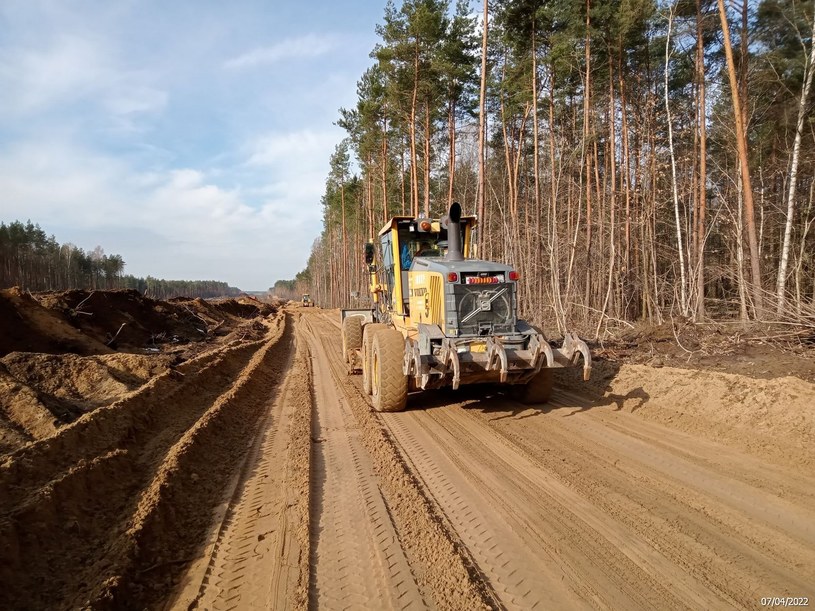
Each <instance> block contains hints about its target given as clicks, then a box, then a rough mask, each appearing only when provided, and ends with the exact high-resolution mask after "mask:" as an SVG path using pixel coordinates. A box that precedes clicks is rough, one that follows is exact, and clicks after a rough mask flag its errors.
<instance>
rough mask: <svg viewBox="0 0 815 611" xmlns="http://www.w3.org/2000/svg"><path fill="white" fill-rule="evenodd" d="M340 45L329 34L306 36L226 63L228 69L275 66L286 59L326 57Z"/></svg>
mask: <svg viewBox="0 0 815 611" xmlns="http://www.w3.org/2000/svg"><path fill="white" fill-rule="evenodd" d="M337 44H338V41H337V38H336V37H335V36H332V35H328V34H306V35H305V36H300V37H297V38H287V39H286V40H281V41H280V42H278V43H275V44H273V45H271V46H267V47H258V48H256V49H253V50H251V51H248V52H247V53H244V54H243V55H239V56H238V57H235V58H233V59H230V60H228V61H226V62H224V67H226V68H232V69H234V68H254V67H256V66H261V65H265V64H274V63H276V62H279V61H281V60H284V59H295V58H300V57H319V56H320V55H325V54H326V53H328V52H329V51H331V50H332V49H334V48H336V47H337Z"/></svg>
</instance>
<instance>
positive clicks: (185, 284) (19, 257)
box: [0, 221, 241, 299]
mask: <svg viewBox="0 0 815 611" xmlns="http://www.w3.org/2000/svg"><path fill="white" fill-rule="evenodd" d="M124 268H125V262H124V259H122V257H121V256H120V255H107V254H105V251H104V249H103V248H102V247H101V246H97V247H96V248H94V249H93V250H92V251H91V252H85V251H84V250H83V249H81V248H78V247H77V246H74V245H73V244H60V243H59V242H57V240H56V238H55V237H54V236H48V235H47V234H46V233H45V231H43V230H42V229H41V228H40V226H39V225H37V224H33V223H32V222H31V221H28V222H26V223H22V222H20V221H13V222H10V223H9V224H8V225H6V223H5V222H0V288H7V287H11V286H19V287H21V288H23V289H25V290H29V291H58V290H66V289H72V288H84V289H136V290H137V291H139V292H140V293H142V294H143V295H145V296H147V297H152V298H153V299H170V298H172V297H182V296H183V297H202V298H209V297H227V296H235V295H239V294H240V292H241V291H240V289H237V288H235V287H232V286H229V285H228V284H227V283H226V282H218V281H216V280H162V279H159V278H153V277H152V276H147V278H137V277H135V276H132V275H129V274H124Z"/></svg>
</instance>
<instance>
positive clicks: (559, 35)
mask: <svg viewBox="0 0 815 611" xmlns="http://www.w3.org/2000/svg"><path fill="white" fill-rule="evenodd" d="M813 18H814V16H813V2H812V1H811V0H809V1H793V0H761V1H760V2H748V1H747V0H744V1H743V2H740V1H739V0H734V1H733V2H727V3H725V2H724V0H714V1H711V0H678V1H662V0H660V1H658V2H657V1H655V0H483V4H482V3H478V6H474V5H471V4H470V3H468V2H467V1H466V0H459V1H458V2H457V3H456V4H455V5H451V4H450V3H449V2H448V1H446V0H403V1H402V2H401V3H400V4H396V3H394V2H388V4H387V6H386V7H385V11H384V16H383V19H382V21H381V23H380V24H379V25H378V26H377V34H378V37H379V42H378V44H377V45H376V46H375V47H374V49H372V50H371V54H370V57H371V65H370V67H369V68H368V69H367V70H366V71H365V73H364V74H362V75H361V76H360V78H359V81H358V84H357V94H358V100H357V102H356V105H355V106H354V107H352V108H343V109H340V110H339V118H338V121H337V123H338V125H340V126H341V127H342V128H344V129H345V130H346V132H347V137H346V138H344V139H343V140H342V141H341V142H340V143H338V145H337V146H336V149H335V151H334V153H333V155H332V156H331V158H330V172H329V175H328V176H327V179H326V186H325V194H324V196H323V199H322V205H323V212H324V226H323V231H322V234H321V235H320V237H319V239H318V240H317V241H316V242H315V244H314V246H313V249H312V252H311V256H310V259H309V261H308V265H307V267H306V269H304V270H303V271H302V272H300V273H299V274H298V275H297V277H296V278H295V279H294V280H295V282H296V284H297V286H298V290H299V291H301V292H311V294H312V295H313V296H314V297H315V299H316V300H317V303H318V305H322V306H325V307H338V306H343V305H346V304H348V302H349V301H350V295H351V294H352V292H356V291H358V292H360V294H367V288H366V286H367V284H366V283H367V278H366V274H365V268H364V265H363V263H362V247H363V244H364V242H366V241H367V240H370V239H373V238H375V236H376V234H377V233H378V231H379V229H380V228H381V227H382V225H383V224H384V223H385V222H386V220H387V219H388V218H389V217H390V216H392V215H401V214H408V215H419V214H422V215H425V216H433V217H436V216H439V215H440V214H443V213H444V210H445V209H446V208H447V206H448V203H449V202H450V201H453V200H456V201H459V202H461V203H462V205H463V207H464V210H465V213H467V214H477V216H478V219H479V229H478V232H477V233H478V235H477V247H478V256H479V258H484V259H492V260H499V261H504V262H507V263H510V264H512V265H513V266H515V267H516V269H517V270H518V271H519V272H520V277H521V280H520V282H519V284H520V298H519V305H520V309H521V312H520V314H521V315H523V316H524V317H527V318H528V319H530V320H532V321H535V322H541V321H547V323H550V324H553V325H556V327H557V328H558V329H560V330H563V329H565V327H566V325H567V324H574V323H575V322H579V323H580V324H582V325H588V326H589V327H595V325H596V329H597V330H598V332H599V329H600V328H601V326H603V325H607V324H609V323H610V322H614V323H621V324H624V323H628V322H630V321H636V320H645V321H649V322H653V323H661V322H662V321H663V320H666V319H668V318H674V317H681V318H683V319H685V320H690V321H697V322H700V321H705V320H711V319H715V320H726V319H732V320H742V321H748V320H766V321H769V320H773V321H780V322H794V323H797V324H807V325H814V324H815V308H814V307H813V300H814V299H815V248H813V246H815V241H814V240H815V236H813V234H815V232H813V231H812V225H813V222H814V221H815V211H813V195H814V194H815V193H814V191H815V181H813V178H815V165H814V164H813V162H815V121H814V119H815V117H813V112H812V110H813V104H812V95H811V85H812V78H813V64H814V63H815V48H813V43H812V41H813V29H815V22H813Z"/></svg>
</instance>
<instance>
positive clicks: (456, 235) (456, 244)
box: [442, 202, 464, 261]
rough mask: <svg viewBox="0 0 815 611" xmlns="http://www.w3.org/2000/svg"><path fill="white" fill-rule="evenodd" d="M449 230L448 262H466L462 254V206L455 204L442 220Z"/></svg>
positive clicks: (451, 205)
mask: <svg viewBox="0 0 815 611" xmlns="http://www.w3.org/2000/svg"><path fill="white" fill-rule="evenodd" d="M442 220H443V221H444V223H443V225H444V226H445V227H446V228H447V255H446V256H445V257H444V259H445V260H446V261H464V255H463V254H462V252H461V204H459V203H458V202H453V203H452V204H450V208H448V210H447V215H446V216H445V217H444V219H442Z"/></svg>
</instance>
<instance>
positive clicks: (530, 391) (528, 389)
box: [512, 369, 555, 405]
mask: <svg viewBox="0 0 815 611" xmlns="http://www.w3.org/2000/svg"><path fill="white" fill-rule="evenodd" d="M554 385H555V372H554V371H552V370H551V369H541V370H540V372H538V375H536V376H535V377H534V378H532V379H531V380H529V382H527V383H526V384H525V385H523V386H513V387H512V396H513V397H514V398H515V399H517V400H518V401H520V402H521V403H524V404H526V405H529V404H533V403H546V402H547V401H548V400H549V397H551V396H552V388H553V387H554Z"/></svg>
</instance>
